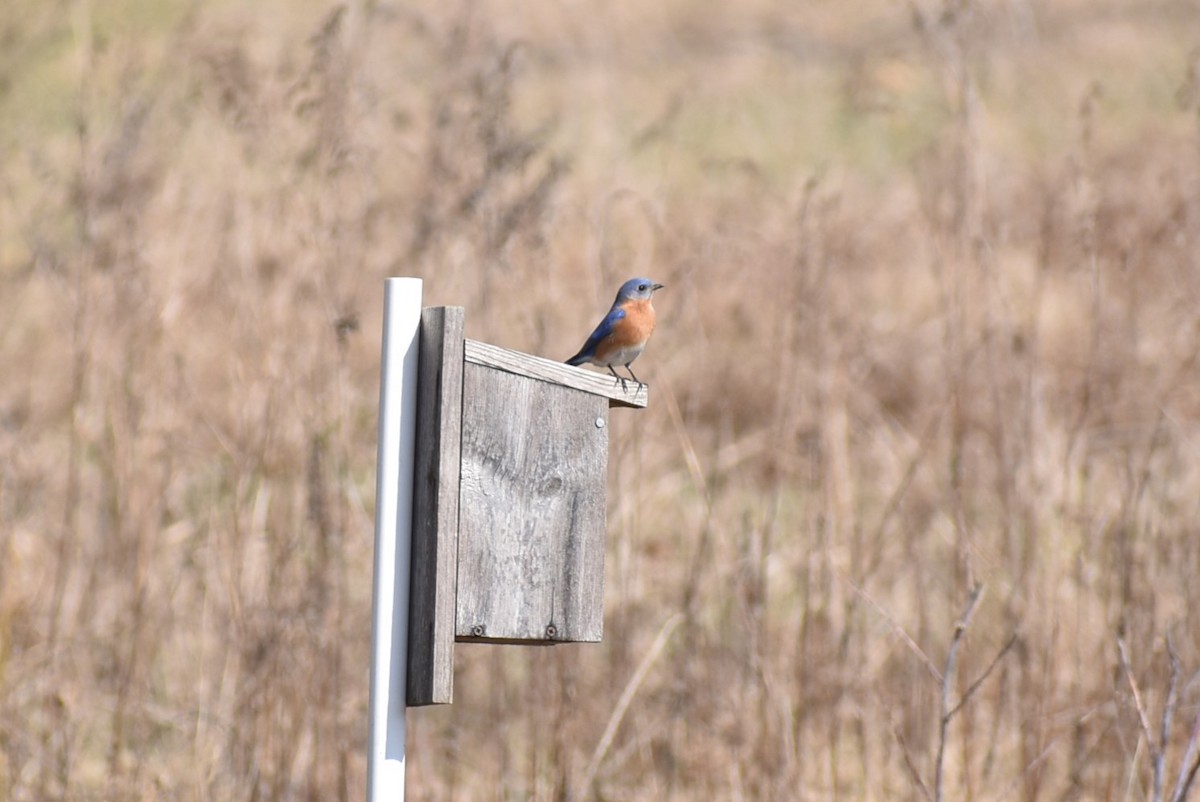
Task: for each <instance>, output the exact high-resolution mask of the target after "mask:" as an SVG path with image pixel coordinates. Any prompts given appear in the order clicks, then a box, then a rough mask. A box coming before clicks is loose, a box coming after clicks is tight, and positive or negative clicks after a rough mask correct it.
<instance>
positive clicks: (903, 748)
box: [892, 726, 933, 802]
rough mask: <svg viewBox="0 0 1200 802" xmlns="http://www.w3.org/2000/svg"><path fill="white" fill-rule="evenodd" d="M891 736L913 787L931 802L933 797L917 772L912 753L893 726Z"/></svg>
mask: <svg viewBox="0 0 1200 802" xmlns="http://www.w3.org/2000/svg"><path fill="white" fill-rule="evenodd" d="M892 734H893V735H894V736H895V737H896V743H898V744H900V754H901V755H903V756H904V768H906V769H908V774H909V777H911V778H912V781H913V785H915V786H917V790H918V791H920V792H921V796H923V797H925V799H927V800H929V802H933V795H932V794H930V793H929V786H927V785H925V781H924V780H922V779H921V773H920V772H919V771H917V766H916V764H915V763H914V762H913V759H912V752H910V751H909V750H908V744H907V743H906V742H905V740H904V736H903V735H901V734H900V731H899V730H898V729H896V727H895V726H893V727H892Z"/></svg>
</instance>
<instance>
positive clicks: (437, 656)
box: [407, 306, 463, 706]
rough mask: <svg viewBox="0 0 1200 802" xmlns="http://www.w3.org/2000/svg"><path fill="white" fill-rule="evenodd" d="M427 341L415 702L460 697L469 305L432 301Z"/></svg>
mask: <svg viewBox="0 0 1200 802" xmlns="http://www.w3.org/2000/svg"><path fill="white" fill-rule="evenodd" d="M420 348H421V352H420V367H419V369H418V370H419V378H418V387H417V454H416V473H415V476H414V479H413V481H414V483H415V484H414V487H413V543H412V563H411V567H412V573H411V582H410V585H409V616H408V693H407V696H408V704H409V706H418V705H428V704H449V703H450V702H451V701H453V698H454V617H455V601H454V600H455V584H456V581H457V572H458V500H459V452H460V442H461V441H460V432H461V425H462V394H463V310H462V307H455V306H449V307H431V308H427V309H425V310H424V311H423V312H422V314H421V345H420Z"/></svg>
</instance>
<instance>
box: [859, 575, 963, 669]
mask: <svg viewBox="0 0 1200 802" xmlns="http://www.w3.org/2000/svg"><path fill="white" fill-rule="evenodd" d="M846 584H847V585H849V586H850V589H851V590H853V591H854V592H855V593H856V594H858V596H859V597H861V598H862V599H863V600H864V601H866V602H867V604H869V605H871V607H873V608H874V609H875V612H877V613H879V615H881V616H883V619H884V620H885V621H887V622H888V624H889V625H890V626H891V627H892V632H894V633H896V634H897V635H899V636H900V639H901V640H902V641H904V643H905V645H907V646H908V648H909V649H911V650H912V652H913V654H915V655H916V656H917V657H918V658H919V659H920V661H921V664H922V665H923V666H925V669H926V670H927V671H928V672H929V676H931V677H933V680H934V682H938V683H940V682H941V681H942V673H941V672H940V671H938V669H937V666H935V665H934V664H933V661H932V660H930V659H929V655H927V654H925V652H924V651H922V650H921V647H920V646H918V645H917V642H916V641H915V640H913V639H912V636H911V635H909V634H908V632H906V631H905V629H904V627H902V626H900V625H899V624H898V623H896V621H895V619H893V618H892V617H891V616H890V615H888V614H887V611H886V610H884V609H883V607H882V606H880V604H879V602H877V601H875V600H874V599H872V598H871V596H870V595H869V594H868V593H867V592H866V591H865V590H863V589H862V588H860V587H859V586H858V585H856V584H854V583H853V582H850V581H849V580H846Z"/></svg>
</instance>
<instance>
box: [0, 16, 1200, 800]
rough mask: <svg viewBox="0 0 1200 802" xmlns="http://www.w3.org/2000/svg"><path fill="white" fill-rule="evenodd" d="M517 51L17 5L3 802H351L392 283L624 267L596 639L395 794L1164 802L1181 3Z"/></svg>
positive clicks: (522, 307) (477, 288) (527, 654)
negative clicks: (630, 375) (639, 398)
mask: <svg viewBox="0 0 1200 802" xmlns="http://www.w3.org/2000/svg"><path fill="white" fill-rule="evenodd" d="M170 8H171V9H174V6H170ZM544 11H545V13H539V14H536V15H535V14H533V13H532V12H528V11H526V10H522V9H516V8H510V7H506V6H503V5H502V4H491V3H484V4H463V5H461V6H457V7H452V8H440V7H434V6H428V7H427V6H426V5H417V6H400V5H393V4H387V3H351V4H346V5H344V6H326V5H320V4H304V5H301V6H295V7H292V6H288V7H287V8H283V7H282V6H281V7H280V8H279V9H276V12H277V13H276V14H275V16H274V17H272V18H271V19H273V20H274V22H272V23H270V24H269V23H268V21H267V20H266V18H265V17H252V16H249V12H245V11H235V10H229V9H221V8H218V7H215V6H214V7H206V6H195V7H193V6H188V7H187V8H183V6H180V8H179V9H176V10H175V11H173V12H172V14H171V15H168V17H170V18H169V19H162V18H157V17H154V18H150V17H147V18H146V19H142V18H140V17H138V16H137V15H136V13H135V12H134V11H132V10H131V11H129V12H128V14H129V15H130V16H128V17H127V18H125V19H124V21H123V23H122V24H116V23H114V20H113V18H111V17H110V16H108V13H109V12H108V10H107V9H103V8H99V7H92V6H89V5H87V4H83V5H81V6H80V7H79V8H78V9H76V12H75V13H73V14H72V15H64V14H62V13H61V12H55V11H47V10H46V9H41V8H40V7H39V8H33V6H31V5H29V4H16V5H13V6H12V7H11V8H10V9H8V10H6V11H0V32H2V33H0V35H2V36H3V40H4V41H5V42H10V43H12V42H16V43H18V45H15V46H14V49H12V50H10V49H8V48H7V47H5V48H0V52H3V53H4V55H2V56H0V110H2V111H0V113H2V114H3V115H4V122H5V124H4V125H3V126H0V149H2V151H3V158H2V159H0V287H2V288H3V289H2V291H0V375H3V376H4V377H5V379H4V381H3V382H0V796H3V797H4V798H6V799H14V800H24V799H38V800H41V799H54V798H120V799H125V798H134V797H138V798H180V799H243V798H244V799H295V798H305V799H310V798H311V799H316V798H320V799H328V798H333V799H349V798H359V797H361V796H362V794H363V792H364V788H363V785H364V780H363V778H364V773H365V758H364V754H365V737H366V723H365V715H366V703H367V699H366V695H367V691H366V689H367V677H366V665H367V654H368V641H369V632H368V621H369V609H370V598H369V593H370V590H369V588H370V583H369V580H368V578H369V576H370V565H371V553H370V550H371V522H372V514H371V509H372V505H373V499H372V497H371V494H372V488H373V487H374V481H373V475H372V472H373V466H374V447H375V444H374V437H375V403H376V399H377V381H378V379H377V370H378V364H377V360H378V353H377V349H378V341H379V340H378V331H379V327H380V320H379V314H380V306H381V305H380V303H379V290H380V288H381V286H382V279H383V278H384V277H385V276H387V275H397V274H406V275H418V276H421V277H423V278H424V279H425V282H426V285H425V286H426V293H427V301H428V302H429V303H431V304H441V303H449V304H458V305H463V306H465V307H466V308H467V326H468V333H469V334H470V335H471V336H473V337H478V338H481V339H486V340H489V341H492V342H496V343H498V344H501V345H506V346H510V347H516V348H521V349H524V350H528V351H532V352H534V353H539V354H543V355H546V356H550V357H558V358H562V357H565V356H567V355H568V354H569V353H570V351H571V349H572V348H573V347H574V346H575V345H577V343H576V341H575V338H577V337H580V336H582V335H583V334H584V333H585V331H586V328H587V323H588V322H590V321H591V320H592V318H593V316H594V315H595V314H597V313H598V312H599V311H600V310H601V309H603V308H604V306H605V304H606V303H607V302H608V300H609V296H610V294H611V292H612V288H613V287H614V286H616V284H617V283H619V281H620V280H622V279H624V278H626V277H628V275H632V274H637V273H648V274H651V275H653V277H654V278H656V279H657V280H660V281H663V282H664V283H666V284H667V285H668V289H667V290H666V291H665V292H664V293H663V294H662V296H661V301H660V302H659V303H658V307H659V313H660V321H661V322H660V329H659V333H658V334H656V337H655V341H654V342H653V343H652V346H651V349H650V351H649V352H648V353H647V355H646V356H645V357H643V360H645V367H644V368H643V369H641V370H640V371H639V373H641V372H644V373H645V374H646V376H647V378H648V379H649V381H650V383H651V385H652V398H653V402H652V404H651V407H650V408H649V409H648V410H646V411H644V412H641V413H637V414H622V415H615V416H614V418H613V429H614V431H613V435H612V458H611V476H610V488H611V491H610V499H611V502H610V516H609V520H610V533H609V537H610V548H609V553H608V566H609V570H608V576H607V598H606V603H607V615H606V627H605V642H604V643H603V644H602V645H600V646H580V647H565V646H564V647H556V648H554V649H514V648H495V647H492V648H484V647H475V646H469V645H464V646H462V647H460V649H459V650H458V657H457V659H458V661H459V662H458V672H457V676H456V702H455V704H454V705H453V706H451V707H449V708H445V709H437V710H432V709H427V710H419V711H414V712H413V713H412V714H411V716H410V725H411V729H410V733H411V753H410V788H411V792H412V794H413V796H414V797H415V798H429V799H477V798H494V799H574V798H580V799H614V798H628V799H697V798H712V799H733V798H753V799H830V798H833V799H858V798H868V799H891V798H912V799H918V798H928V799H940V798H960V799H1000V798H1022V799H1029V800H1033V799H1047V798H1056V799H1057V798H1062V799H1087V798H1116V797H1121V798H1125V797H1126V796H1137V797H1139V798H1152V799H1157V798H1181V795H1182V793H1183V792H1184V791H1185V790H1190V785H1189V783H1190V782H1191V778H1192V777H1193V776H1194V774H1190V773H1189V772H1193V771H1194V767H1195V766H1196V763H1195V759H1196V752H1195V750H1194V749H1193V748H1192V747H1193V746H1194V744H1195V737H1194V733H1195V732H1196V730H1195V729H1194V723H1195V722H1196V721H1197V709H1198V706H1200V699H1198V698H1197V687H1196V685H1195V682H1194V676H1195V675H1194V672H1195V671H1196V670H1197V669H1200V641H1198V638H1200V630H1198V629H1197V628H1196V626H1195V625H1194V621H1193V618H1194V616H1193V615H1192V610H1194V609H1196V608H1197V605H1198V604H1200V597H1198V596H1197V593H1198V592H1197V590H1196V589H1195V588H1196V583H1195V582H1193V581H1192V575H1193V574H1194V573H1195V568H1196V566H1197V565H1200V545H1198V543H1200V541H1198V540H1197V538H1196V532H1195V528H1196V527H1195V523H1194V522H1195V521H1196V520H1197V514H1198V513H1200V492H1197V489H1198V488H1200V474H1198V473H1197V469H1196V459H1195V455H1196V447H1197V446H1196V443H1197V442H1198V440H1197V438H1198V436H1200V432H1198V430H1197V427H1196V424H1195V421H1196V420H1197V418H1198V416H1200V393H1198V392H1197V386H1198V385H1197V383H1196V380H1195V371H1196V365H1197V359H1198V352H1200V344H1198V343H1200V338H1197V336H1196V335H1197V331H1198V328H1197V313H1196V309H1197V308H1200V304H1198V303H1197V299H1198V298H1200V271H1198V270H1197V265H1196V257H1195V254H1196V253H1197V252H1200V251H1198V249H1197V245H1198V240H1200V222H1198V221H1200V206H1198V198H1200V194H1198V193H1197V187H1200V178H1198V176H1200V160H1198V152H1200V151H1198V150H1197V148H1196V137H1197V135H1198V129H1197V127H1196V120H1197V118H1196V108H1197V103H1196V96H1197V92H1196V91H1195V86H1194V84H1195V82H1196V69H1195V54H1194V52H1193V51H1191V50H1190V48H1191V47H1193V46H1194V43H1192V42H1188V41H1185V39H1186V37H1185V35H1184V34H1183V33H1182V31H1184V30H1187V27H1186V25H1185V24H1183V23H1187V22H1194V19H1193V16H1194V12H1193V11H1191V10H1189V9H1186V8H1183V7H1176V6H1173V5H1170V4H1168V6H1163V7H1162V8H1157V9H1156V10H1155V12H1154V13H1143V12H1144V11H1145V10H1144V9H1141V8H1140V7H1139V8H1134V7H1133V6H1132V5H1130V6H1128V7H1127V6H1126V5H1124V4H1116V5H1114V6H1112V7H1111V8H1110V9H1108V10H1107V11H1106V12H1105V13H1103V14H1100V13H1097V12H1096V11H1095V10H1093V9H1091V8H1090V7H1088V6H1086V4H1067V5H1065V6H1062V7H1061V8H1057V9H1054V10H1045V9H1040V8H1037V9H1035V8H1032V7H1026V6H1025V5H1023V4H1020V3H1017V4H1012V3H1007V4H998V3H974V4H972V3H947V4H936V3H915V4H912V6H911V7H910V8H909V9H908V10H907V11H906V12H905V13H904V14H901V13H899V12H898V10H897V9H893V8H891V7H890V6H888V5H886V4H876V5H875V6H871V5H870V4H868V5H867V6H864V7H862V9H860V10H841V11H839V12H838V13H836V14H835V13H833V12H832V11H830V10H829V9H826V8H824V7H822V6H820V5H819V4H818V5H817V6H812V7H807V6H800V7H796V8H794V9H791V8H789V9H783V8H782V7H778V6H777V5H776V4H771V3H766V2H755V3H750V4H746V5H745V6H744V7H743V8H742V10H741V12H740V13H739V14H736V15H735V14H729V13H726V12H715V11H711V13H701V12H700V11H698V10H697V9H696V8H693V7H692V6H691V5H690V4H687V3H678V2H676V3H665V4H659V5H656V6H654V7H653V8H650V7H641V6H637V7H635V5H634V4H625V3H617V4H614V5H611V6H607V7H604V8H603V9H600V8H596V9H593V10H591V11H589V12H587V13H584V12H582V11H580V10H572V9H571V8H568V7H565V6H564V7H561V8H559V7H555V8H553V9H545V10H544ZM176 12H177V13H176ZM1068 34H1069V35H1068ZM1076 39H1078V41H1082V42H1085V43H1086V45H1087V47H1086V48H1083V47H1081V46H1079V45H1077V44H1073V42H1075V41H1076ZM14 54H15V55H14ZM1094 54H1099V55H1094ZM1114 54H1117V55H1120V58H1119V59H1117V58H1115V57H1114ZM1118 63H1119V64H1121V65H1123V66H1121V67H1119V68H1117V67H1114V66H1112V65H1113V64H1118ZM1142 64H1148V65H1149V66H1147V67H1142ZM1147 76H1149V77H1147ZM1138 81H1142V83H1138ZM39 87H49V88H48V89H45V90H43V91H39ZM1156 93H1157V94H1156ZM1156 98H1165V99H1166V100H1163V101H1162V102H1160V101H1159V100H1156ZM1155 103H1159V105H1154V104H1155ZM813 154H819V155H818V156H814V155H813ZM639 364H642V363H641V362H639ZM1176 792H1178V794H1176Z"/></svg>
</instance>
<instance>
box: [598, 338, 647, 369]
mask: <svg viewBox="0 0 1200 802" xmlns="http://www.w3.org/2000/svg"><path fill="white" fill-rule="evenodd" d="M645 348H646V344H645V343H642V344H641V345H630V346H626V347H625V348H618V349H617V350H615V351H613V352H612V353H611V354H609V355H608V356H606V357H605V359H604V361H602V362H601V361H599V360H597V362H596V364H597V365H603V366H605V367H611V366H613V365H628V364H629V363H630V362H632V361H633V360H635V359H637V358H638V354H640V353H641V352H642V351H643V350H644V349H645Z"/></svg>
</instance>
